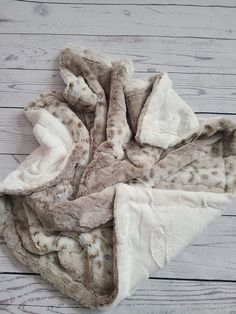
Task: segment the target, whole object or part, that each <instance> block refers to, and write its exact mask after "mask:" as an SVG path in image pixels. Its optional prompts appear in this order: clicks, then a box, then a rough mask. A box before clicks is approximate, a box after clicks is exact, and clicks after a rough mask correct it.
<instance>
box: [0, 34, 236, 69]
mask: <svg viewBox="0 0 236 314" xmlns="http://www.w3.org/2000/svg"><path fill="white" fill-rule="evenodd" d="M78 31H79V28H78ZM0 38H1V40H0V67H1V68H23V69H58V64H57V57H58V53H59V50H60V49H62V48H63V46H64V45H65V44H67V43H69V42H75V43H78V44H79V45H81V46H82V47H86V48H89V49H92V50H94V51H97V52H100V53H102V54H107V55H110V56H111V57H114V58H126V57H128V58H130V59H132V60H133V61H134V64H135V70H136V71H142V72H155V71H156V72H158V71H168V72H182V73H186V72H190V73H192V72H194V73H231V74H236V64H235V53H234V52H235V50H236V40H222V39H221V40H217V39H202V38H191V39H189V38H167V37H164V38H162V37H158V38H155V37H144V36H81V35H76V36H74V35H40V34H38V35H37V36H32V35H30V34H24V35H22V34H5V35H4V34H0Z"/></svg>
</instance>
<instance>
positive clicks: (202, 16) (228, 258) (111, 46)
mask: <svg viewBox="0 0 236 314" xmlns="http://www.w3.org/2000/svg"><path fill="white" fill-rule="evenodd" d="M157 3H158V4H157ZM68 42H78V43H79V44H80V45H82V46H85V47H89V48H91V49H94V50H97V51H100V52H101V53H105V54H109V55H111V56H113V57H114V58H122V57H124V56H128V57H129V58H131V59H133V61H134V65H135V70H136V76H137V77H145V76H147V75H149V74H150V73H155V72H159V71H168V72H169V75H170V77H171V79H172V80H173V84H174V88H175V89H176V90H177V92H178V93H179V94H180V95H181V96H182V97H183V98H184V99H185V100H186V102H187V103H188V104H189V105H190V106H192V108H193V109H194V111H195V112H196V113H197V114H198V115H199V116H202V117H212V116H214V115H219V114H220V115H227V117H229V118H232V119H234V120H236V1H235V0H197V1H194V0H168V1H165V0H159V1H154V0H128V1H125V0H114V1H113V0H102V1H99V0H69V1H66V0H52V1H50V0H44V1H36V0H25V1H19V0H0V170H1V171H0V176H1V178H3V177H4V176H5V175H6V174H7V173H9V172H10V171H11V170H13V169H14V168H15V167H16V166H17V164H18V163H19V162H20V161H21V160H23V159H24V158H25V156H26V155H27V154H28V153H30V152H31V151H32V150H33V149H34V148H35V147H36V146H37V143H36V141H35V139H34V137H33V135H32V128H31V126H30V124H29V123H28V122H27V120H26V118H25V117H24V114H23V110H22V107H23V106H24V104H25V103H27V102H28V101H29V100H31V99H32V98H34V97H35V96H36V95H38V94H39V93H40V92H42V91H45V90H50V89H56V90H61V89H62V88H63V84H62V80H61V78H60V76H59V72H58V65H57V55H58V50H59V49H60V48H62V47H63V45H64V44H65V43H68ZM235 207H236V203H234V204H233V205H231V206H230V207H229V208H228V209H227V210H226V212H225V214H224V215H223V216H222V217H220V218H219V219H217V220H216V221H215V223H213V224H212V225H211V226H210V227H209V228H207V229H206V231H205V232H204V233H203V234H202V235H201V236H200V237H198V238H197V239H196V240H195V242H194V243H193V244H192V245H190V246H189V247H188V248H186V249H185V250H184V251H183V252H182V254H180V255H179V256H178V257H176V258H175V259H174V260H173V261H172V262H171V263H170V264H169V266H168V267H167V268H165V269H164V270H162V271H161V272H159V273H157V274H156V275H155V276H153V277H152V278H150V279H149V280H148V281H146V283H145V284H143V285H142V286H141V287H140V289H138V290H137V291H136V292H135V294H134V295H133V296H132V297H131V298H129V299H127V300H125V301H123V302H122V303H121V304H120V305H119V306H118V307H117V308H116V309H114V310H109V311H107V313H111V314H112V313H114V314H118V313H119V314H120V313H122V314H123V313H127V314H128V313H135V314H136V313H144V314H147V313H150V314H151V313H152V314H153V313H160V314H176V313H178V314H182V313H194V314H196V313H198V314H200V313H201V314H202V313H210V314H211V313H213V314H216V313H217V314H222V313H230V314H236V211H235ZM0 313H1V314H2V313H11V314H12V313H14V314H15V313H37V314H38V313H63V314H74V313H81V314H89V313H94V312H93V311H90V310H87V309H83V308H82V307H81V306H80V305H79V304H78V303H76V302H74V301H73V300H71V299H69V298H66V297H65V296H63V295H61V294H60V293H59V292H57V291H56V290H55V289H54V288H53V287H52V286H51V285H50V284H48V283H45V282H44V281H43V280H42V279H41V278H40V276H38V275H34V274H32V273H30V271H29V270H28V269H26V268H25V267H23V266H22V265H21V264H19V263H18V262H17V261H16V260H15V258H13V256H12V254H11V252H10V251H9V250H8V248H7V247H6V245H5V243H4V240H3V238H0ZM98 313H100V312H98Z"/></svg>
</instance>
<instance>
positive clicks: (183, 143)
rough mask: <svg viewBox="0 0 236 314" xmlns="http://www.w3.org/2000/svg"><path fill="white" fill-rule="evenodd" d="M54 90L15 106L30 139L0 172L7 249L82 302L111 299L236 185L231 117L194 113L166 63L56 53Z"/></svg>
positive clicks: (168, 252)
mask: <svg viewBox="0 0 236 314" xmlns="http://www.w3.org/2000/svg"><path fill="white" fill-rule="evenodd" d="M59 66H60V73H61V76H62V78H63V80H64V82H65V85H66V87H65V90H64V92H63V94H62V93H61V94H60V93H55V92H50V93H47V94H44V95H41V96H40V98H39V99H37V100H35V101H33V102H31V103H30V104H29V105H27V106H26V107H25V114H26V116H27V118H28V119H29V121H30V122H31V123H32V125H33V127H34V128H33V132H34V135H35V137H36V138H37V140H38V142H39V145H40V146H39V147H38V148H37V149H35V150H34V151H33V152H32V153H31V155H29V156H28V157H27V158H26V159H25V160H24V161H23V162H22V163H21V164H20V165H19V167H18V168H17V169H16V170H15V171H13V172H12V173H10V174H9V175H8V176H7V177H6V179H5V180H4V181H3V182H1V184H0V193H1V195H2V197H1V219H2V220H4V223H3V224H2V227H3V236H4V239H5V241H6V243H7V245H8V246H9V248H11V249H12V251H13V253H14V255H15V256H16V258H17V259H18V260H19V261H21V262H22V263H23V264H25V265H27V266H28V267H29V268H30V269H31V270H32V271H33V272H36V273H39V274H41V275H42V277H43V278H45V279H46V280H48V281H49V282H51V283H52V284H53V285H54V286H55V287H56V288H57V289H59V290H60V291H62V292H63V293H65V294H66V295H68V296H70V297H72V298H74V299H76V300H78V301H80V302H81V303H82V304H83V305H84V306H87V307H91V308H103V307H106V306H110V305H112V306H115V305H116V304H117V303H118V302H120V301H121V300H122V299H124V298H126V297H128V296H130V295H131V294H132V293H133V291H134V290H135V289H136V288H137V287H138V285H139V284H140V283H141V282H142V281H143V280H144V279H146V278H148V277H149V275H150V274H151V273H153V272H156V271H158V270H159V269H160V268H162V267H163V266H164V265H165V264H166V263H168V262H169V261H170V259H171V258H173V257H174V256H176V254H178V253H179V252H180V251H181V250H182V249H183V248H184V247H185V246H186V245H187V244H189V243H190V241H191V240H192V239H193V238H194V237H195V236H196V235H197V234H198V233H199V232H200V231H201V230H202V229H203V227H204V226H206V225H207V224H208V223H209V222H210V221H212V220H213V219H214V218H215V217H216V216H218V215H220V214H221V210H222V208H223V207H224V205H225V204H226V203H228V202H229V200H230V199H231V197H232V195H233V194H234V193H235V189H236V179H235V178H236V177H235V175H236V125H235V123H233V122H232V121H230V120H227V119H224V118H213V119H209V120H201V121H199V120H198V118H197V117H196V116H195V114H194V112H193V111H192V110H191V109H190V108H189V107H188V106H187V104H186V103H185V102H184V101H183V100H182V99H181V98H180V97H179V96H178V95H177V94H176V92H175V91H174V90H173V88H172V84H171V81H170V79H169V77H168V75H167V74H166V73H161V74H158V75H154V76H152V77H150V78H149V79H147V80H134V79H132V74H133V68H132V63H131V62H130V61H129V60H122V61H113V60H111V59H109V58H107V57H103V56H100V55H98V54H95V53H93V52H91V51H88V50H83V49H81V48H79V47H78V46H74V45H69V46H68V47H67V48H65V49H64V50H63V51H62V52H61V53H60V61H59Z"/></svg>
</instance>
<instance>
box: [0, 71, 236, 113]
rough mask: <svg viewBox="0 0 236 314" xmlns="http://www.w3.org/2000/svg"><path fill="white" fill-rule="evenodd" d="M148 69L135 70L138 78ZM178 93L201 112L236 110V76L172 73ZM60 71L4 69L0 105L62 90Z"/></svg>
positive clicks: (21, 103)
mask: <svg viewBox="0 0 236 314" xmlns="http://www.w3.org/2000/svg"><path fill="white" fill-rule="evenodd" d="M149 75H150V74H149V73H135V77H137V78H145V77H148V76H149ZM169 76H170V78H171V79H172V81H173V86H174V88H175V89H176V91H177V93H179V94H180V96H181V97H183V98H184V100H185V101H186V102H187V103H188V104H189V105H190V106H191V107H192V108H193V110H194V111H197V112H198V111H201V112H222V111H224V112H231V113H236V105H235V104H236V79H235V78H236V76H235V75H222V74H211V75H209V74H194V73H192V74H191V73H188V74H186V73H185V74H182V73H169ZM64 86H65V85H64V82H63V81H62V79H61V77H60V74H59V71H46V70H45V71H42V70H37V71H35V70H24V71H23V70H13V69H11V70H6V69H3V70H1V77H0V95H1V102H0V107H23V106H24V105H25V104H27V103H28V102H29V101H31V100H32V99H34V98H36V97H38V95H39V94H40V93H42V92H45V91H49V90H57V91H63V89H64Z"/></svg>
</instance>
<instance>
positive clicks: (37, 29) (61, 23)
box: [0, 0, 236, 39]
mask: <svg viewBox="0 0 236 314" xmlns="http://www.w3.org/2000/svg"><path fill="white" fill-rule="evenodd" d="M199 18H201V22H200V23H199ZM0 32H1V33H29V32H30V33H50V34H92V35H109V34H113V35H115V34H116V35H147V36H150V35H152V36H172V37H175V36H178V37H179V36H181V37H185V36H187V37H189V36H190V37H213V38H214V37H218V38H230V39H232V38H235V32H236V19H235V8H234V7H232V8H227V7H226V8H224V7H201V6H199V7H198V6H196V7H194V10H193V8H192V7H191V6H158V7H156V6H153V5H142V6H141V5H124V6H119V5H110V6H109V5H105V6H104V5H84V4H70V3H67V4H56V3H50V2H48V3H44V4H43V3H38V2H33V1H32V2H16V1H13V0H2V1H1V30H0Z"/></svg>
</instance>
